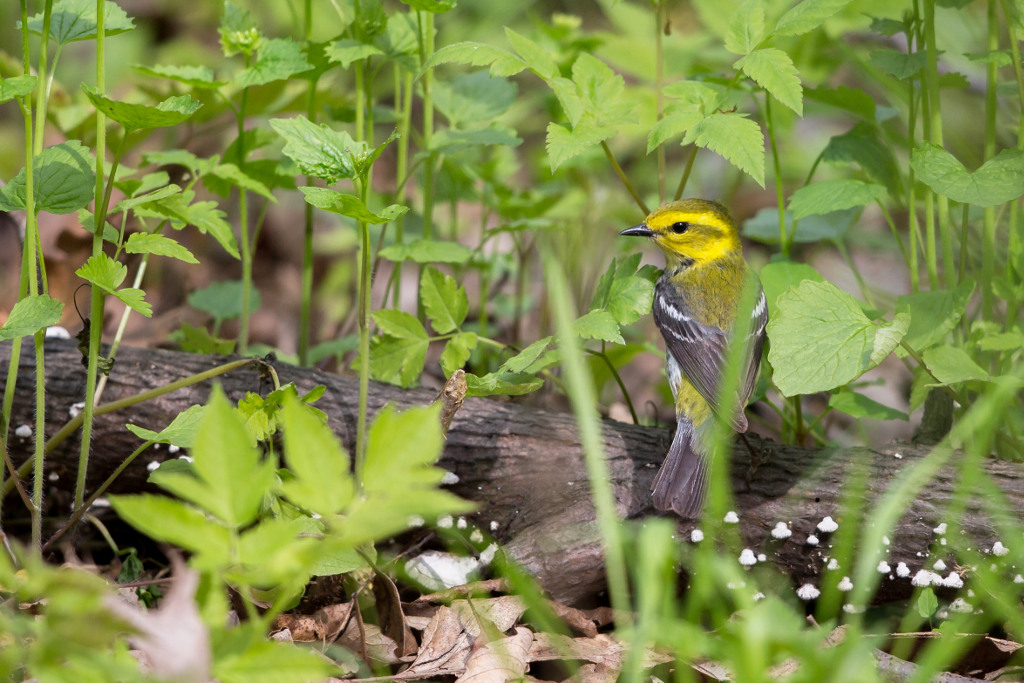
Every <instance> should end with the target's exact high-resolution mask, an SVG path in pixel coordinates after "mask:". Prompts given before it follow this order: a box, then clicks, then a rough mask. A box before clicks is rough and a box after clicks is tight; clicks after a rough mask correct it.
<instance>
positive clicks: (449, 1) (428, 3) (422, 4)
mask: <svg viewBox="0 0 1024 683" xmlns="http://www.w3.org/2000/svg"><path fill="white" fill-rule="evenodd" d="M402 2H403V3H405V4H406V5H408V6H409V7H411V8H412V9H414V10H419V11H421V12H430V13H431V14H439V13H441V12H447V11H448V10H450V9H452V8H453V7H455V5H456V0H402Z"/></svg>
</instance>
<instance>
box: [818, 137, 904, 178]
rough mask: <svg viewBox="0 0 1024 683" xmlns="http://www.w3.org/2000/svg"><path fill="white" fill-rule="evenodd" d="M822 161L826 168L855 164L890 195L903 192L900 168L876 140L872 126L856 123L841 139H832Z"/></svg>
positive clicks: (893, 157) (885, 146)
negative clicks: (828, 165)
mask: <svg viewBox="0 0 1024 683" xmlns="http://www.w3.org/2000/svg"><path fill="white" fill-rule="evenodd" d="M821 160H822V161H824V162H826V163H829V164H841V163H855V164H857V165H859V166H860V167H861V168H862V169H863V170H864V172H865V173H866V174H867V175H868V177H869V178H871V180H874V181H876V182H879V183H881V184H882V185H885V187H886V188H887V189H888V190H889V193H890V194H892V195H898V194H899V193H900V192H902V187H903V183H902V182H901V181H900V175H899V168H898V166H897V164H896V156H895V155H894V154H893V152H892V147H891V146H890V145H889V144H888V143H886V142H883V141H882V140H881V139H880V138H879V136H878V130H877V128H875V126H872V125H870V124H867V123H858V124H856V125H855V126H854V127H853V128H851V129H850V130H849V131H847V132H846V133H844V134H842V135H836V136H833V137H832V138H831V139H830V140H829V141H828V145H826V146H825V150H824V151H823V152H822V153H821Z"/></svg>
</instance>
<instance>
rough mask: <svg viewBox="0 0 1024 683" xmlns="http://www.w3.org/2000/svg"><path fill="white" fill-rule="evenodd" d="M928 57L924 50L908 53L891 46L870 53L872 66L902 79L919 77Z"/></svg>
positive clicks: (869, 59) (869, 58) (869, 57)
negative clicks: (891, 48)
mask: <svg viewBox="0 0 1024 683" xmlns="http://www.w3.org/2000/svg"><path fill="white" fill-rule="evenodd" d="M926 58H927V53H926V52H924V51H921V52H911V53H910V54H907V53H906V52H899V51H898V50H890V49H889V48H882V49H880V50H875V51H873V52H872V53H871V54H870V55H868V61H869V62H870V63H871V65H872V66H874V67H875V68H877V69H880V70H881V71H884V72H885V73H887V74H889V75H890V76H894V77H896V78H899V79H901V80H905V79H908V78H915V77H917V76H918V75H919V74H920V73H921V70H922V69H923V68H924V65H925V61H926Z"/></svg>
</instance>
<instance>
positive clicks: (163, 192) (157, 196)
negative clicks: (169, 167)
mask: <svg viewBox="0 0 1024 683" xmlns="http://www.w3.org/2000/svg"><path fill="white" fill-rule="evenodd" d="M179 192H181V188H180V187H178V186H177V185H165V186H164V187H161V188H160V189H158V190H153V191H152V192H145V193H143V194H140V195H137V196H132V197H128V198H126V199H122V200H121V201H119V202H118V203H117V205H116V206H114V208H113V209H111V210H110V211H109V212H108V215H113V214H117V213H121V212H123V211H131V210H132V209H134V208H136V207H138V206H146V205H148V204H151V203H153V202H158V201H160V200H161V199H164V198H166V197H170V196H171V195H172V194H178V193H179Z"/></svg>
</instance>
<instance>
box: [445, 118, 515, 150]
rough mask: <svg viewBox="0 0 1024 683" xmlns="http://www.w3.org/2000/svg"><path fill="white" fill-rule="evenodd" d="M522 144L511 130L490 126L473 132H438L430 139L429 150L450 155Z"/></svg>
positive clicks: (448, 130)
mask: <svg viewBox="0 0 1024 683" xmlns="http://www.w3.org/2000/svg"><path fill="white" fill-rule="evenodd" d="M522 143H523V140H522V138H520V137H519V136H518V135H516V132H515V131H514V130H512V129H511V128H505V127H503V126H500V125H491V126H488V127H487V128H476V129H474V130H451V129H447V130H440V131H438V132H436V133H434V136H433V137H432V138H430V147H429V150H430V151H432V152H442V153H444V154H451V153H453V152H457V151H459V150H462V149H467V148H472V147H488V146H493V145H503V146H505V147H518V146H519V145H521V144H522Z"/></svg>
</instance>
